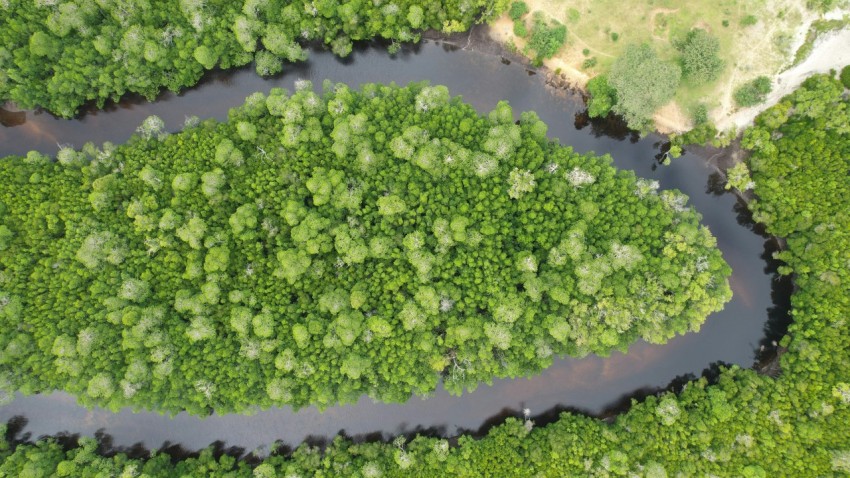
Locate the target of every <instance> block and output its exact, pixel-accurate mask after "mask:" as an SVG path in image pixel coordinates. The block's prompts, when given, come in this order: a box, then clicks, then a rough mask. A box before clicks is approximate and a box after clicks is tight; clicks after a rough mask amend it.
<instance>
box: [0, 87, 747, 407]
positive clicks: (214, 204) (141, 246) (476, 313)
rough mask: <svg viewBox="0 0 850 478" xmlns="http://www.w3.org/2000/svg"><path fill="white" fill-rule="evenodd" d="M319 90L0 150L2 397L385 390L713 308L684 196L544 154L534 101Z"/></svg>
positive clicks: (698, 316) (714, 290)
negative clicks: (78, 349)
mask: <svg viewBox="0 0 850 478" xmlns="http://www.w3.org/2000/svg"><path fill="white" fill-rule="evenodd" d="M327 86H328V87H327V88H326V92H325V94H324V96H321V97H320V96H318V95H316V94H315V93H313V91H312V87H311V85H310V84H309V83H300V84H299V85H298V86H297V88H296V90H297V91H296V92H295V93H294V94H292V95H291V96H286V95H285V94H284V92H282V91H272V92H271V93H270V95H269V96H268V97H264V96H263V95H252V96H251V97H249V99H248V100H247V101H246V103H245V104H244V105H243V106H241V107H239V108H235V109H234V110H232V111H231V112H230V115H229V118H230V120H229V121H228V122H227V123H215V122H205V123H204V124H203V125H202V126H199V127H197V128H192V129H189V130H186V131H184V132H182V133H176V134H171V135H168V136H162V137H161V139H160V138H158V137H153V136H152V137H150V138H148V139H145V138H141V137H137V138H135V139H134V140H132V141H131V142H130V143H129V144H127V145H124V146H119V147H115V148H111V149H108V150H107V151H108V152H98V151H96V150H95V149H94V148H88V149H86V151H89V152H90V153H91V156H92V157H87V156H86V154H88V153H85V152H74V151H73V150H70V153H65V154H66V155H71V153H73V155H80V157H81V158H82V159H80V160H79V161H67V162H65V163H64V164H63V163H60V162H49V161H46V162H45V161H27V160H25V159H24V158H8V159H6V160H4V161H2V162H0V180H2V181H3V183H4V184H6V185H7V187H6V188H4V189H2V191H0V203H2V204H3V211H4V212H3V216H2V218H0V219H2V224H3V225H4V226H5V228H7V229H8V231H9V232H11V234H10V233H7V232H5V231H6V229H0V231H3V232H2V238H3V239H2V240H3V247H5V250H4V251H3V254H0V270H1V271H3V274H2V275H0V293H2V294H4V296H3V297H4V299H3V302H2V303H3V304H4V305H3V309H0V310H3V311H4V312H3V314H0V325H2V327H0V329H2V330H4V331H6V332H4V333H3V334H0V351H2V352H3V354H2V355H0V373H4V374H7V375H9V376H12V377H15V379H14V380H16V382H15V383H14V384H13V386H12V387H10V389H15V388H17V389H20V390H28V391H38V390H52V389H64V390H67V391H69V392H71V393H74V394H77V395H78V396H79V397H80V400H81V402H82V403H84V404H89V405H91V404H95V403H97V404H101V405H104V406H109V407H112V408H116V407H120V406H125V405H134V406H142V407H149V408H157V409H161V410H169V411H177V410H188V411H189V412H191V413H194V414H207V413H209V412H210V411H211V410H216V411H218V412H222V413H226V412H232V411H243V410H247V409H251V408H253V407H256V406H259V407H268V406H271V405H283V404H289V405H291V406H293V407H301V406H304V405H308V404H315V405H317V406H319V407H325V406H328V405H331V404H334V403H337V402H351V401H355V400H357V399H358V398H359V397H360V396H362V395H364V394H368V395H370V396H372V397H373V398H375V399H376V400H385V401H386V400H390V401H398V400H405V399H406V398H407V397H409V396H410V394H411V393H423V394H424V393H429V392H430V391H432V390H433V389H434V388H435V387H436V386H437V384H438V383H440V381H441V380H442V381H443V383H444V385H445V387H446V388H447V389H448V390H450V391H451V392H452V393H460V392H461V391H462V390H463V389H464V388H474V387H476V386H477V385H478V383H480V382H481V381H489V380H491V379H492V378H494V377H514V376H519V375H529V374H533V373H537V372H538V371H540V370H542V369H543V368H545V367H546V366H548V365H549V364H551V362H552V360H553V356H554V355H555V354H570V355H576V356H582V355H586V354H589V353H596V354H608V353H609V352H610V351H611V350H614V349H618V350H625V348H626V347H627V346H628V345H629V344H631V343H633V342H634V341H635V340H637V339H643V340H646V341H649V342H652V343H662V342H665V341H667V340H669V339H670V338H672V337H673V336H675V335H677V334H683V333H685V332H687V331H690V330H695V329H697V328H698V327H699V326H700V324H701V323H702V322H703V320H704V319H705V317H706V316H707V315H708V314H709V313H711V312H712V311H715V310H718V309H720V308H721V307H722V306H723V304H724V303H725V302H726V301H727V300H728V299H729V297H730V294H731V292H730V289H729V286H728V284H727V281H726V276H727V275H728V274H729V267H728V266H727V265H726V263H725V262H724V261H723V259H722V257H721V255H720V253H719V251H718V250H717V249H716V247H715V240H714V238H713V237H712V236H711V234H710V233H709V231H708V230H707V229H705V228H704V227H701V226H700V225H699V215H698V214H697V213H696V212H694V211H693V210H692V209H690V208H689V207H687V206H686V198H685V197H684V196H682V195H680V194H678V193H675V192H670V191H665V192H663V193H661V194H655V192H654V190H652V189H651V188H649V189H647V188H641V187H640V184H639V182H638V181H637V180H636V178H635V177H634V175H633V174H631V173H627V172H620V171H617V170H615V169H614V168H613V167H611V166H610V164H609V161H610V160H609V158H598V157H594V156H592V155H579V154H576V153H574V152H573V151H572V150H571V149H570V148H566V147H562V146H559V145H558V144H557V143H551V142H549V141H548V140H547V139H546V125H545V124H544V123H542V122H541V121H540V119H539V118H538V117H537V116H536V115H535V114H533V113H523V114H522V115H520V121H519V122H518V124H517V123H515V121H514V118H515V117H514V114H513V110H512V109H511V107H510V105H508V104H507V103H506V102H500V103H499V104H498V105H497V107H496V108H495V109H494V110H493V111H492V112H491V113H490V114H489V115H487V116H485V117H482V116H479V115H478V114H477V113H476V112H475V111H474V110H473V109H472V107H471V106H469V105H466V104H464V103H462V102H460V101H459V100H458V99H452V98H451V97H450V95H449V92H448V90H447V89H446V88H445V87H440V86H435V87H431V86H427V85H425V84H413V85H411V86H409V87H406V88H399V87H395V86H380V85H365V86H364V87H363V89H364V92H363V93H359V92H354V91H351V90H350V89H349V88H348V87H346V86H345V85H332V84H328V85H327ZM246 125H252V126H254V129H253V130H252V129H251V128H247V126H246ZM287 126H297V128H298V129H297V130H295V131H297V134H295V135H292V134H291V131H292V130H290V129H288V128H287ZM246 130H251V134H250V136H254V139H253V140H252V142H251V143H250V144H248V145H246V144H245V141H246V140H245V139H244V137H245V136H246ZM260 151H266V152H268V153H265V154H262V153H260ZM73 155H72V156H73ZM75 157H76V156H75ZM35 177H40V178H43V179H42V180H38V181H33V180H31V178H35ZM60 206H61V207H60ZM519 284H522V287H521V288H520V289H521V290H523V292H521V293H518V292H517V290H519V289H518V285H519ZM57 311H64V312H63V313H62V314H59V315H57ZM13 312H14V313H13ZM57 321H59V323H61V327H55V326H54V325H53V324H56V323H57ZM550 331H554V332H550ZM81 334H86V335H87V336H93V337H96V339H87V341H88V342H87V343H89V344H92V343H94V344H95V345H92V346H90V347H89V348H88V349H87V352H86V353H79V354H77V355H73V354H72V353H71V352H69V351H73V350H75V349H74V347H73V341H74V340H77V341H78V342H79V340H80V339H78V338H77V339H75V337H80V336H81ZM22 356H23V357H26V358H25V359H22V358H21V357H22ZM140 370H142V371H144V370H146V371H148V372H145V373H141V372H140ZM4 376H5V375H4Z"/></svg>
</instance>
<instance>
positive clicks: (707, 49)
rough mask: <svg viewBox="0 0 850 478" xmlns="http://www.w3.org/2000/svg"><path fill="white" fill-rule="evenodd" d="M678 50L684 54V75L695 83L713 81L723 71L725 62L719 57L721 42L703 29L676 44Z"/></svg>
mask: <svg viewBox="0 0 850 478" xmlns="http://www.w3.org/2000/svg"><path fill="white" fill-rule="evenodd" d="M676 49H678V50H679V52H681V54H682V57H681V65H682V74H683V75H684V77H685V78H687V79H689V80H691V81H693V82H695V83H707V82H709V81H713V80H715V79H717V76H718V75H720V72H721V71H723V65H724V63H723V60H721V59H720V57H719V56H718V54H719V53H720V42H719V41H718V40H717V38H716V37H714V36H712V35H711V34H709V33H708V32H707V31H705V30H703V29H700V28H696V29H694V30H691V31H690V32H688V34H687V35H686V36H685V38H684V40H682V41H681V42H677V43H676Z"/></svg>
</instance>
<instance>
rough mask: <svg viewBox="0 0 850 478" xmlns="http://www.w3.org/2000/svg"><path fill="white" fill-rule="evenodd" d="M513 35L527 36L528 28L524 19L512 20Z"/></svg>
mask: <svg viewBox="0 0 850 478" xmlns="http://www.w3.org/2000/svg"><path fill="white" fill-rule="evenodd" d="M514 35H516V36H518V37H520V38H525V37H526V36H528V29H527V28H526V26H525V22H524V21H522V20H514Z"/></svg>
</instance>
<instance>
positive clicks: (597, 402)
mask: <svg viewBox="0 0 850 478" xmlns="http://www.w3.org/2000/svg"><path fill="white" fill-rule="evenodd" d="M542 76H543V75H536V76H529V75H528V74H527V72H526V69H525V68H524V67H523V66H522V65H520V64H518V63H516V62H514V63H513V64H511V65H505V64H503V62H502V61H501V57H499V56H498V55H495V56H486V55H480V54H475V53H471V52H469V51H465V50H455V49H453V48H447V47H446V45H445V44H434V43H426V44H423V45H421V46H418V47H416V48H413V49H404V50H402V52H400V53H399V54H397V55H395V56H389V55H387V54H386V53H385V52H384V51H383V50H381V49H376V48H367V47H361V48H358V49H357V50H356V51H355V53H354V54H353V55H352V57H351V59H350V60H345V61H340V60H339V59H337V58H335V57H333V56H332V55H330V54H327V53H320V52H313V54H312V56H311V59H310V61H308V62H305V63H301V64H298V65H292V66H289V67H288V68H287V70H286V71H284V72H283V73H281V74H280V75H279V76H277V77H275V78H272V79H268V80H264V79H262V78H259V77H257V76H256V75H255V74H254V73H253V71H251V70H250V69H245V70H240V71H237V72H235V73H222V72H214V73H211V74H210V75H208V77H207V78H206V79H205V80H204V81H202V82H201V83H200V84H199V85H198V86H196V87H194V88H191V89H189V90H187V91H185V92H183V93H181V94H179V95H175V94H173V93H168V92H166V93H163V94H162V95H160V99H159V100H158V101H157V102H154V103H148V102H145V101H143V100H142V99H141V98H130V99H128V100H127V101H122V102H121V103H119V104H111V105H109V106H108V107H107V108H106V109H105V110H103V111H91V110H89V111H87V112H86V113H85V114H83V115H82V116H81V117H80V118H78V119H76V120H73V121H67V120H59V119H56V118H54V117H52V116H50V115H48V114H38V113H37V112H25V113H24V116H25V119H26V122H25V123H24V124H22V125H18V126H14V127H2V128H0V156H3V155H8V154H23V153H25V152H26V151H28V150H30V149H37V150H40V151H43V152H46V153H55V152H56V150H57V149H58V147H59V146H58V145H60V144H72V145H74V146H76V147H80V146H82V145H83V144H84V143H85V142H87V141H93V142H95V143H102V142H104V141H112V142H115V143H119V142H124V141H126V139H127V138H128V137H129V136H130V135H131V134H132V133H133V131H134V130H135V128H136V127H137V125H139V124H140V123H141V122H142V120H143V119H144V118H145V117H147V116H148V115H151V114H156V115H158V116H160V117H161V118H162V119H163V120H164V121H165V123H166V125H167V127H168V128H169V129H171V130H176V129H179V127H180V125H181V124H182V123H183V121H184V118H185V117H186V116H187V115H197V116H199V117H201V118H207V117H215V118H218V119H225V118H226V117H227V110H228V109H229V108H230V107H233V106H236V105H239V104H241V103H242V101H243V99H244V98H245V96H247V95H248V94H250V93H252V92H254V91H263V92H268V91H269V90H270V89H271V88H273V87H284V88H288V89H290V90H292V89H293V82H294V81H295V80H296V79H302V78H303V79H309V80H313V82H314V84H315V85H316V86H317V87H319V86H320V84H321V82H322V80H323V79H325V78H329V79H331V80H333V81H344V82H347V83H349V84H351V85H352V86H357V85H360V84H362V83H366V82H385V83H386V82H390V81H395V82H396V83H399V84H405V83H408V82H410V81H418V80H421V79H423V78H427V79H429V80H430V81H431V82H432V83H435V84H444V85H447V86H448V87H449V89H450V90H451V92H452V93H453V94H455V95H458V94H459V95H462V96H463V98H464V100H465V101H467V102H469V103H470V104H472V105H473V106H474V107H475V108H476V109H478V110H479V111H482V112H486V111H489V110H490V109H492V108H493V107H494V106H495V105H496V103H497V102H498V101H499V100H501V99H508V100H509V101H510V103H511V105H512V106H513V107H514V112H515V114H516V116H517V117H518V116H519V113H520V112H521V111H526V110H534V111H536V112H537V113H538V115H539V116H540V117H541V119H542V120H543V121H545V122H546V123H547V124H549V136H550V137H551V138H559V139H560V141H561V142H562V143H563V144H569V145H571V146H572V147H573V148H574V149H575V150H576V151H578V152H581V153H583V152H588V151H595V152H597V153H599V154H602V153H608V154H610V155H611V156H612V157H613V158H614V162H615V164H616V166H618V167H620V168H627V169H632V170H634V171H635V172H636V173H637V175H638V176H641V177H647V178H653V179H656V180H658V181H659V183H660V184H661V187H662V188H666V189H673V188H675V189H679V190H681V191H682V192H684V193H686V194H688V195H689V196H690V198H691V204H693V205H694V207H696V209H697V210H698V211H699V212H700V213H701V214H702V216H703V222H704V223H705V224H706V225H708V227H709V228H710V229H711V231H712V233H713V234H714V235H715V236H716V237H717V241H718V247H719V248H720V249H721V251H722V252H723V255H724V257H725V259H726V260H727V261H728V262H729V264H730V265H731V266H732V268H733V270H734V272H733V277H732V287H733V290H734V293H735V297H734V298H733V300H732V301H731V302H730V303H729V304H728V305H727V307H726V309H725V310H724V311H722V312H721V313H718V314H714V315H713V316H711V317H710V318H709V319H708V320H707V321H706V323H705V324H704V325H703V326H702V329H701V331H700V332H699V333H692V334H688V335H685V336H682V337H677V338H675V339H673V340H671V341H670V342H669V343H667V344H665V345H650V344H647V343H643V342H638V343H635V344H633V345H632V346H631V347H630V349H629V351H628V354H623V353H620V352H614V353H612V355H611V356H610V357H607V358H601V357H593V356H591V357H586V358H583V359H573V358H564V359H558V360H556V361H555V364H554V365H553V366H552V367H550V368H549V369H547V370H545V371H544V372H543V373H541V374H540V375H539V376H536V377H533V378H531V379H523V378H520V379H516V380H495V381H494V383H493V385H492V386H486V385H482V386H481V387H479V389H478V390H476V391H475V392H472V393H468V394H465V395H463V396H461V397H452V396H450V395H449V394H448V393H446V392H445V391H444V390H442V389H440V390H437V391H436V392H435V393H434V394H433V396H432V397H430V398H428V399H426V400H422V399H420V398H416V397H414V398H412V399H411V400H410V401H409V402H408V403H406V404H375V403H372V401H371V400H370V399H368V398H366V397H363V398H361V400H360V401H359V402H357V403H356V404H352V405H346V406H340V407H333V408H330V409H328V410H326V411H325V412H324V413H319V412H318V410H316V409H315V408H306V409H303V410H301V411H299V412H296V413H294V412H292V411H291V410H290V409H288V408H283V409H270V410H265V411H259V410H258V411H256V413H255V414H253V415H251V416H247V417H246V416H241V415H224V416H219V415H213V416H210V417H207V418H203V419H201V418H196V417H190V416H188V415H186V414H178V415H177V416H175V417H174V418H169V417H166V416H163V415H159V414H157V413H151V412H140V413H134V412H132V411H131V410H129V409H125V410H122V411H121V412H119V413H112V412H109V411H106V410H103V409H97V408H96V409H93V410H87V409H84V408H81V407H79V406H77V405H76V404H75V399H74V398H73V397H71V396H69V395H67V394H64V393H53V394H48V395H38V396H32V397H19V398H17V399H16V400H15V401H14V402H12V403H11V404H9V405H7V406H5V407H2V408H0V421H5V420H9V419H10V418H12V417H15V416H26V417H28V419H29V422H28V423H26V425H25V427H24V429H25V430H26V432H29V433H31V434H32V435H33V436H34V437H38V436H40V435H43V434H55V433H58V432H60V431H67V432H69V433H73V434H82V435H87V436H90V435H93V434H95V433H96V432H98V431H99V430H100V431H102V432H103V433H106V434H108V435H109V437H110V443H111V446H128V447H132V446H135V444H140V446H144V447H156V448H162V447H163V446H165V447H170V446H173V444H174V443H179V444H181V445H182V446H183V447H185V449H187V450H197V449H200V448H203V447H205V446H207V445H209V444H210V443H211V442H213V440H214V439H221V440H223V442H220V443H221V447H224V446H225V445H224V444H225V443H226V444H228V445H232V446H237V447H240V448H244V449H245V450H254V449H256V448H257V447H260V446H262V445H268V444H270V443H273V442H275V440H278V439H280V440H282V441H283V442H284V443H287V444H289V445H293V446H294V445H297V444H298V443H301V442H302V441H304V440H306V439H317V438H323V437H324V438H327V437H333V436H335V435H336V434H338V433H339V432H340V431H344V433H346V434H347V435H348V436H352V437H382V438H388V437H390V436H392V435H397V434H400V433H410V432H414V431H416V430H423V431H428V432H429V433H432V432H433V433H435V434H439V435H443V436H453V435H456V434H458V433H460V432H462V431H465V430H472V431H477V432H482V431H483V430H486V429H488V427H489V426H490V425H491V424H494V423H501V422H502V421H503V419H504V416H505V415H506V414H510V415H514V416H521V412H520V410H522V409H523V408H530V409H531V410H532V413H533V414H534V415H535V416H536V417H537V419H538V420H539V421H540V422H545V421H546V420H547V417H549V416H551V417H554V416H556V415H557V412H558V411H561V410H576V411H581V412H583V413H588V414H594V415H600V416H603V415H608V414H610V413H613V412H616V411H619V410H622V409H623V408H624V407H625V406H628V404H629V403H630V401H631V398H632V397H636V398H641V397H644V396H646V395H648V394H652V393H657V392H658V391H659V390H661V389H665V388H668V387H670V386H671V381H673V386H676V384H677V383H680V382H682V383H684V382H683V381H684V380H686V379H690V378H693V377H696V376H700V375H703V374H704V373H705V371H706V370H708V372H709V373H710V372H711V370H712V367H713V366H712V365H711V364H718V363H728V364H737V365H740V366H743V367H749V366H751V365H752V364H753V362H754V360H755V359H756V358H757V357H756V353H757V351H758V350H759V349H760V347H761V346H762V345H765V340H767V341H768V342H767V344H769V343H770V341H771V340H773V339H771V337H778V336H779V335H781V333H782V331H783V330H784V329H783V327H785V326H786V325H787V322H788V320H789V319H788V318H787V317H788V314H787V310H788V295H789V292H790V291H789V290H788V288H787V283H785V282H781V281H779V282H777V281H774V280H773V276H774V272H775V264H774V262H773V261H772V259H771V258H770V252H772V250H773V249H771V247H775V245H772V244H773V243H772V241H771V240H770V239H766V238H765V237H764V236H763V235H761V234H762V233H763V231H761V230H759V229H758V228H757V227H754V226H753V225H752V222H751V218H750V217H749V215H748V214H747V213H746V208H745V207H742V204H741V203H739V199H738V198H737V197H736V196H735V195H733V194H728V193H725V190H723V189H722V178H721V177H719V175H717V174H716V168H715V167H714V166H713V165H711V164H708V163H706V162H705V161H704V160H703V159H702V158H701V157H699V156H697V155H695V154H693V153H686V154H684V155H683V156H682V157H681V158H678V159H676V160H673V161H672V164H671V165H669V166H663V167H658V164H657V161H656V160H655V156H656V155H657V154H659V146H660V145H661V143H663V141H664V139H663V138H662V137H660V136H657V135H649V136H647V137H645V138H640V137H639V136H637V135H635V134H634V133H633V132H630V131H628V130H627V129H625V128H624V125H622V121H620V120H618V119H617V118H612V117H609V118H602V119H590V118H587V117H586V114H585V113H584V112H583V109H584V108H583V105H582V102H581V101H580V98H578V97H577V96H574V95H568V94H566V93H564V92H560V91H554V90H552V89H551V88H548V87H545V86H544V81H545V79H544V78H543V77H542ZM17 118H19V116H18V117H17ZM16 121H20V120H19V119H18V120H16ZM706 183H707V184H706ZM766 333H767V336H766V335H765V334H766ZM707 367H708V368H707ZM104 436H106V435H104ZM310 437H312V438H310Z"/></svg>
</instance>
